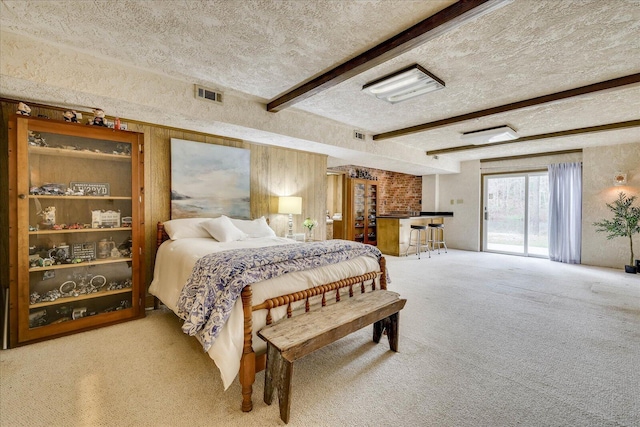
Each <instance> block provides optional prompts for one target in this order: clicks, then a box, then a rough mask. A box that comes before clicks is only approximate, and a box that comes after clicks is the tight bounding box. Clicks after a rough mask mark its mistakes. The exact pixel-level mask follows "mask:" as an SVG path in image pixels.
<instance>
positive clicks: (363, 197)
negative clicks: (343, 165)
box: [346, 178, 379, 246]
mask: <svg viewBox="0 0 640 427" xmlns="http://www.w3.org/2000/svg"><path fill="white" fill-rule="evenodd" d="M347 188H348V191H347V224H346V229H347V239H348V240H354V241H356V242H362V243H366V244H369V245H374V246H375V245H376V244H377V236H378V232H377V222H376V215H377V214H378V201H379V195H378V181H372V180H368V179H359V178H349V179H347Z"/></svg>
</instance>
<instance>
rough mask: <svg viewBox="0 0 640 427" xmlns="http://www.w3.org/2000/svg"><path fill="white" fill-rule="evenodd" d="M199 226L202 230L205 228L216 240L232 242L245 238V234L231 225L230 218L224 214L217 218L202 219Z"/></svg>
mask: <svg viewBox="0 0 640 427" xmlns="http://www.w3.org/2000/svg"><path fill="white" fill-rule="evenodd" d="M200 226H201V227H202V228H203V229H204V230H207V232H208V233H209V234H210V235H211V237H213V238H214V239H216V240H217V241H218V242H234V241H236V240H243V239H246V238H247V235H246V234H245V233H243V232H242V231H240V229H238V227H236V226H235V225H233V223H232V222H231V220H230V219H229V218H228V217H226V216H224V215H223V216H221V217H219V218H213V219H209V220H207V221H204V222H202V223H201V224H200Z"/></svg>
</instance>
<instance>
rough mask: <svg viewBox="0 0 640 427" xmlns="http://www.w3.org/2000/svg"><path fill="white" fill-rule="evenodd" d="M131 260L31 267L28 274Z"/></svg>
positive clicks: (113, 259) (108, 260)
mask: <svg viewBox="0 0 640 427" xmlns="http://www.w3.org/2000/svg"><path fill="white" fill-rule="evenodd" d="M131 261H133V259H132V258H124V257H121V258H106V259H97V260H94V261H86V262H78V263H76V264H54V265H50V266H46V267H31V268H30V269H29V272H30V273H31V272H34V271H46V270H63V269H65V268H76V267H85V266H88V265H104V264H113V263H116V262H131Z"/></svg>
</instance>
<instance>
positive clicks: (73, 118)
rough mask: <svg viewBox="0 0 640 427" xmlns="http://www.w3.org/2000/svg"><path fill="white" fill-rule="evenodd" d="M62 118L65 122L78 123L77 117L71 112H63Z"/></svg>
mask: <svg viewBox="0 0 640 427" xmlns="http://www.w3.org/2000/svg"><path fill="white" fill-rule="evenodd" d="M62 117H64V121H65V122H69V123H78V115H77V114H76V112H75V111H73V110H67V111H65V112H64V114H63V115H62Z"/></svg>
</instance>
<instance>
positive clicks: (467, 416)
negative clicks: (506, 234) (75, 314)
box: [0, 250, 640, 427]
mask: <svg viewBox="0 0 640 427" xmlns="http://www.w3.org/2000/svg"><path fill="white" fill-rule="evenodd" d="M387 259H388V265H389V271H390V274H391V279H392V283H391V284H390V287H389V288H390V289H391V290H394V291H397V292H399V293H400V294H401V295H402V296H403V297H405V298H407V300H408V302H407V305H406V307H405V309H404V310H403V311H402V312H401V315H400V352H399V353H392V352H390V351H388V345H387V343H386V342H381V344H378V345H376V344H374V343H372V342H371V327H368V328H366V329H363V330H361V331H359V332H356V333H354V334H352V335H350V336H348V337H346V338H344V339H342V340H340V341H338V342H336V343H334V344H332V345H330V346H328V347H325V348H324V349H321V350H319V351H317V352H315V353H313V354H311V355H310V356H308V357H306V358H304V359H302V360H300V361H298V362H296V364H295V374H294V379H293V387H292V388H293V398H292V405H291V421H290V423H289V425H291V426H310V425H315V426H341V427H344V426H456V427H458V426H474V427H476V426H516V425H517V426H640V275H629V274H625V273H624V272H623V271H621V270H612V269H602V268H592V267H586V266H575V265H565V264H559V263H553V262H550V261H547V260H541V259H529V258H520V257H511V256H506V255H497V254H487V253H473V252H464V251H455V250H451V251H449V253H448V254H444V253H443V254H441V255H432V258H431V259H427V258H423V259H421V260H417V259H416V258H415V256H410V257H408V258H404V257H402V258H394V257H388V258H387ZM147 314H148V315H147V317H146V318H145V319H141V320H137V321H133V322H128V323H124V324H120V325H116V326H112V327H108V328H103V329H99V330H94V331H90V332H85V333H81V334H77V335H73V336H69V337H65V338H60V339H57V340H51V341H48V342H44V343H39V344H34V345H30V346H26V347H22V348H17V349H12V350H7V351H2V352H0V369H1V370H0V375H1V381H0V425H2V426H205V425H209V426H270V425H273V426H277V425H284V423H283V422H282V421H281V420H280V417H279V412H278V404H277V397H276V398H275V399H274V403H273V404H272V405H271V406H267V405H266V404H265V403H264V402H263V401H262V392H263V381H264V373H260V374H258V378H257V382H256V385H255V387H254V410H253V411H252V412H250V413H242V412H241V411H240V386H239V384H238V382H237V380H236V381H235V383H234V384H233V385H232V386H231V388H230V389H229V390H227V391H226V392H224V391H223V390H222V385H221V382H220V378H219V375H218V373H217V370H216V368H215V367H214V364H213V362H212V361H211V360H210V359H209V358H208V356H207V355H206V354H204V353H203V352H202V351H201V348H200V347H199V344H198V343H197V341H196V340H195V339H193V338H190V337H187V336H185V335H183V334H182V332H181V331H180V322H179V321H178V319H177V318H176V317H175V316H174V315H173V314H172V313H170V312H167V311H164V310H159V311H155V312H147Z"/></svg>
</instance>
